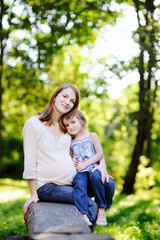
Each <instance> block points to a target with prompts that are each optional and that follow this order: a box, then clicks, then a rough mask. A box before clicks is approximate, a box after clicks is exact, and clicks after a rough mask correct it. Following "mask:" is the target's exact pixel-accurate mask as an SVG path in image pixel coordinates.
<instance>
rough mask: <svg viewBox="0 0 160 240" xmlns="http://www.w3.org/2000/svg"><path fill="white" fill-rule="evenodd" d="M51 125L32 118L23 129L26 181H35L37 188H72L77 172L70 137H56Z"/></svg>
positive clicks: (66, 135)
mask: <svg viewBox="0 0 160 240" xmlns="http://www.w3.org/2000/svg"><path fill="white" fill-rule="evenodd" d="M47 128H49V127H48V126H46V125H45V126H44V124H43V123H42V122H41V121H40V120H39V119H38V116H33V117H31V118H29V119H28V120H27V121H26V123H25V125H24V127H23V131H22V133H23V148H24V172H23V178H24V179H36V183H37V189H38V188H39V187H41V186H42V185H44V184H45V183H55V184H57V185H71V184H72V181H73V178H74V176H75V174H76V169H75V167H74V164H73V162H72V159H71V157H70V155H69V149H70V143H71V137H70V136H69V135H68V134H64V135H61V136H59V137H57V136H54V135H53V134H51V132H50V131H49V130H48V129H47Z"/></svg>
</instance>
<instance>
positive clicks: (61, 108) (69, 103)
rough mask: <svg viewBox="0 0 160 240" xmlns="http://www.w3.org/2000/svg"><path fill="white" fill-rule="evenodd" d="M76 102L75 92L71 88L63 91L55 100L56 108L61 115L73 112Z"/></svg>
mask: <svg viewBox="0 0 160 240" xmlns="http://www.w3.org/2000/svg"><path fill="white" fill-rule="evenodd" d="M75 102H76V95H75V92H74V91H73V90H72V89H71V88H66V89H63V90H62V91H61V92H60V93H59V94H58V95H57V97H56V98H55V102H54V107H55V110H56V111H57V112H58V113H59V114H60V115H63V114H65V113H68V112H69V111H70V110H72V108H73V106H74V104H75Z"/></svg>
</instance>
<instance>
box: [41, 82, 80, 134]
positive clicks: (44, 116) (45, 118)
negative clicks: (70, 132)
mask: <svg viewBox="0 0 160 240" xmlns="http://www.w3.org/2000/svg"><path fill="white" fill-rule="evenodd" d="M67 88H71V89H72V90H73V92H74V93H75V95H76V101H75V103H74V106H73V108H72V109H71V110H70V112H69V113H72V114H74V113H75V112H76V111H77V108H78V105H79V100H80V93H79V90H78V89H77V88H76V87H75V86H73V85H71V84H67V83H65V84H62V85H61V86H59V87H58V88H57V89H56V90H55V92H54V93H53V95H52V97H51V99H50V101H49V104H48V106H47V107H46V108H45V109H44V110H43V111H42V112H39V113H38V114H39V115H40V117H39V120H40V121H42V122H47V123H46V124H47V125H48V126H51V125H52V118H51V117H52V114H53V112H54V109H53V103H54V101H55V98H56V97H57V96H58V94H59V93H60V92H62V91H63V90H64V89H67ZM64 115H65V114H64ZM59 125H60V129H61V131H63V132H64V129H63V126H61V121H59Z"/></svg>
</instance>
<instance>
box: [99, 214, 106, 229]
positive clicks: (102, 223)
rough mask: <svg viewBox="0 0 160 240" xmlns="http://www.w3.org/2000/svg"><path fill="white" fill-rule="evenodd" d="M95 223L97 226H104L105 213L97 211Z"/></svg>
mask: <svg viewBox="0 0 160 240" xmlns="http://www.w3.org/2000/svg"><path fill="white" fill-rule="evenodd" d="M96 224H97V225H98V226H101V227H104V226H106V225H107V219H106V215H105V214H102V213H99V214H98V218H97V221H96Z"/></svg>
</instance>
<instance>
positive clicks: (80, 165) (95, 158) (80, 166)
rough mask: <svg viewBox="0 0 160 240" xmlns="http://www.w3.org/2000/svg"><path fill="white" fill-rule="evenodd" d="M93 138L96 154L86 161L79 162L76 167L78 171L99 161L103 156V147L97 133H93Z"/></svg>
mask: <svg viewBox="0 0 160 240" xmlns="http://www.w3.org/2000/svg"><path fill="white" fill-rule="evenodd" d="M91 139H92V142H93V145H94V148H95V151H96V154H95V155H94V156H93V157H91V158H89V159H88V160H87V161H85V162H79V163H78V165H77V167H76V170H77V171H81V170H82V169H84V168H86V167H88V166H90V165H91V164H93V163H96V162H99V161H100V160H101V159H102V158H103V149H102V146H101V144H100V142H99V139H98V136H97V134H96V133H92V135H91Z"/></svg>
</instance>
